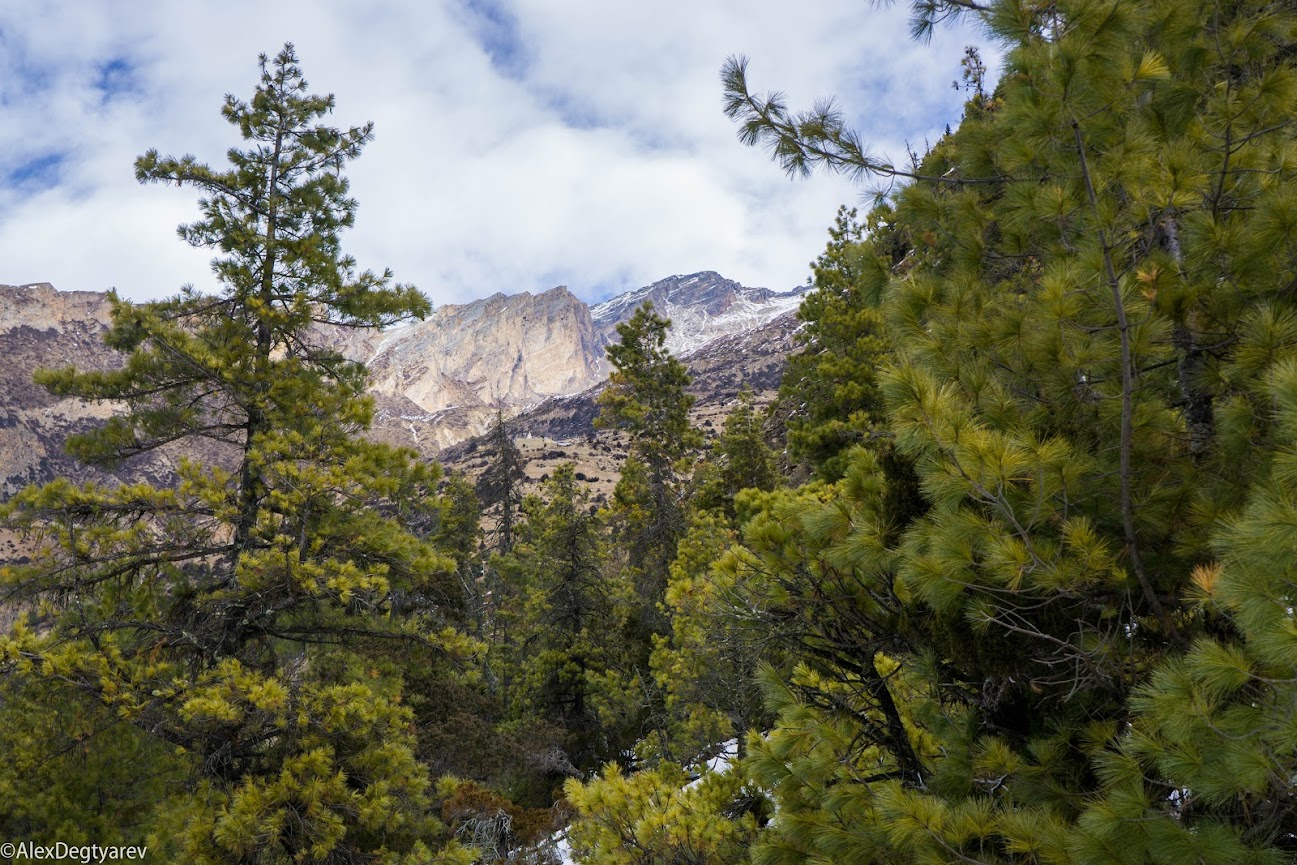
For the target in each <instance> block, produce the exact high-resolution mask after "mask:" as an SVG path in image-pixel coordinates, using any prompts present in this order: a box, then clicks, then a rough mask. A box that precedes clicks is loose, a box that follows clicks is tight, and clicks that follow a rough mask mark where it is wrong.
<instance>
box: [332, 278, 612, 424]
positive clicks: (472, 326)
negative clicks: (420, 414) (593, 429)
mask: <svg viewBox="0 0 1297 865" xmlns="http://www.w3.org/2000/svg"><path fill="white" fill-rule="evenodd" d="M355 359H356V360H361V361H364V362H365V363H366V364H367V365H368V366H369V368H370V372H371V375H372V378H371V382H372V385H371V387H372V390H373V392H374V393H376V394H380V395H383V396H396V395H400V396H403V397H405V398H406V399H408V400H409V401H410V402H412V403H414V404H415V405H417V406H419V407H420V408H422V409H423V410H424V411H427V412H437V411H442V410H444V409H448V408H452V407H471V406H478V405H481V406H487V407H492V408H495V407H500V408H514V407H521V406H529V405H533V404H535V403H537V402H539V401H541V400H543V399H545V398H546V397H549V396H556V395H559V394H571V393H578V392H580V391H583V390H585V389H586V388H588V387H590V385H592V384H594V383H595V382H597V381H599V379H600V378H602V377H603V351H602V349H601V348H600V347H599V345H598V344H597V342H596V340H595V338H594V325H593V322H592V321H591V319H590V310H589V309H588V308H587V307H586V305H585V304H584V303H582V302H581V301H580V300H578V299H577V298H576V297H575V296H573V295H572V293H571V292H569V291H568V290H567V289H566V288H564V287H559V288H554V289H550V290H549V291H547V292H544V293H543V294H538V295H531V294H529V293H526V292H524V293H522V294H515V295H512V296H505V295H503V294H495V295H492V296H491V297H488V298H486V299H484V300H476V301H473V302H472V303H468V304H464V305H462V306H443V307H440V308H438V309H437V310H436V311H434V312H433V314H432V315H431V316H429V317H428V319H427V320H426V321H422V322H418V323H415V324H412V325H409V326H407V327H403V328H400V329H399V330H394V331H392V332H390V333H388V334H384V336H383V338H382V339H381V340H380V341H379V342H378V343H377V345H376V346H374V348H373V352H372V354H371V355H370V356H369V357H364V356H360V357H356V358H355Z"/></svg>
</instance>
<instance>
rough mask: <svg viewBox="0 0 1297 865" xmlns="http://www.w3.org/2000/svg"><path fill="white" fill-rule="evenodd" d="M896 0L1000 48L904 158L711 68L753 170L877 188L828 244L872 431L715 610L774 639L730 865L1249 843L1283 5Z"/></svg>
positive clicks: (1261, 613) (1289, 259) (1266, 604)
mask: <svg viewBox="0 0 1297 865" xmlns="http://www.w3.org/2000/svg"><path fill="white" fill-rule="evenodd" d="M915 10H916V18H915V24H916V30H917V31H919V32H926V31H927V30H929V29H930V28H931V27H932V26H934V25H935V24H936V23H937V22H938V21H939V20H940V19H941V18H943V17H945V16H947V15H954V14H969V15H974V16H976V17H977V18H978V19H979V20H980V21H981V23H982V24H983V25H984V26H986V27H987V28H988V29H989V30H990V32H991V33H992V34H993V36H994V37H995V38H997V39H998V40H1001V41H1002V42H1003V43H1005V44H1006V45H1007V46H1008V47H1009V49H1010V50H1009V52H1008V54H1007V56H1006V61H1005V72H1004V75H1003V77H1002V79H1001V81H1000V83H999V85H998V86H997V87H996V88H995V90H994V91H993V92H992V93H990V94H989V95H988V94H983V93H981V92H979V93H976V94H975V95H974V98H973V99H972V100H970V102H969V104H968V107H967V111H966V114H965V117H964V120H963V123H962V124H961V125H960V128H959V129H958V130H957V131H956V132H955V133H953V134H952V135H950V136H948V137H947V138H946V139H944V140H943V141H942V142H940V143H939V144H938V145H937V146H936V147H934V149H933V151H932V152H931V153H929V154H928V155H927V156H926V158H925V159H924V160H923V162H922V163H921V164H919V165H918V166H915V167H912V168H911V167H898V166H895V165H893V164H890V163H888V162H886V161H884V160H881V159H879V158H877V157H874V156H871V155H870V154H869V152H868V150H867V148H866V147H865V146H864V145H863V143H862V142H861V140H860V139H859V137H858V136H857V135H856V134H855V133H854V132H853V131H852V130H851V129H850V128H849V127H847V126H846V125H845V123H844V122H843V120H842V116H841V114H840V113H838V112H837V111H836V110H834V108H833V107H832V106H831V105H830V104H825V105H822V106H820V107H819V108H817V109H815V110H812V111H809V112H805V113H800V114H798V113H794V112H791V111H789V110H788V109H787V108H786V107H785V106H784V105H783V104H782V102H781V100H780V99H779V98H778V97H777V96H772V97H763V96H757V95H754V94H752V93H751V92H750V91H749V90H748V87H747V81H746V62H745V61H743V60H741V59H736V60H734V61H732V62H730V63H729V64H728V65H727V67H726V69H725V72H724V80H725V87H726V98H727V109H728V111H729V113H730V114H731V116H733V117H735V118H736V119H738V120H739V121H740V122H741V123H742V128H741V136H742V137H743V139H744V140H745V141H747V142H748V143H765V144H767V145H768V146H769V147H770V148H771V150H772V152H773V154H774V156H775V157H776V159H777V160H779V161H780V162H781V164H782V165H783V166H784V167H785V168H786V169H787V170H789V171H790V172H792V173H797V172H802V171H809V170H811V169H813V168H815V167H817V166H825V167H828V168H830V169H835V170H841V171H844V172H846V173H848V174H850V175H854V176H866V175H872V176H875V177H882V178H885V179H898V180H901V181H902V182H903V183H902V186H901V188H900V189H899V191H897V192H896V193H895V194H894V196H893V200H892V202H891V212H890V213H887V214H886V222H887V224H888V226H891V227H894V228H895V230H896V231H897V232H899V236H900V237H902V238H904V239H905V242H906V244H907V248H906V250H905V252H904V255H902V256H899V258H898V256H897V255H896V254H895V251H893V250H890V249H888V248H887V246H886V245H887V244H888V243H889V242H890V241H889V238H888V237H887V234H888V232H883V231H876V232H875V233H874V234H873V235H871V237H870V238H868V239H866V240H865V243H866V244H867V245H869V246H870V247H872V248H871V249H869V250H868V253H869V255H870V256H872V257H873V259H874V260H875V261H878V262H881V263H882V264H883V265H884V266H885V268H886V272H885V274H884V277H883V278H882V279H877V280H874V284H875V286H876V287H877V288H878V291H877V294H876V299H874V300H873V302H875V303H877V305H878V313H879V315H880V316H881V318H882V320H883V321H885V322H886V323H887V330H886V333H887V337H888V341H889V343H890V346H889V348H890V351H891V352H892V353H893V357H892V360H891V361H890V362H888V363H887V364H886V365H885V366H884V368H883V369H882V370H881V374H880V375H879V377H878V381H879V383H880V384H881V390H882V397H883V402H882V405H883V413H884V415H885V417H884V419H883V420H884V428H883V430H882V431H883V432H884V433H885V437H884V439H880V440H878V441H877V444H870V445H869V448H870V450H857V451H855V452H853V453H851V454H849V455H848V456H847V457H846V459H845V461H844V470H845V475H844V477H843V479H842V480H841V481H840V482H838V483H837V484H836V485H834V486H833V487H830V488H827V489H826V490H824V491H823V493H822V494H821V495H822V496H823V497H824V498H826V499H827V501H826V502H825V503H824V504H823V505H820V506H818V507H816V506H813V505H812V504H811V503H810V502H807V501H803V502H802V503H800V504H794V505H791V506H790V505H788V504H781V503H780V501H779V500H778V499H776V500H773V501H772V503H771V507H770V508H768V509H767V514H766V515H765V516H764V517H760V518H758V519H756V520H754V521H752V522H751V523H749V525H748V528H747V531H746V541H747V545H748V549H749V552H748V553H747V554H745V555H746V556H748V557H749V558H747V559H745V561H746V565H745V566H746V567H749V568H751V573H752V576H753V584H754V585H756V586H758V587H768V588H763V590H762V592H761V593H758V594H757V595H756V596H755V597H754V599H753V605H752V606H753V608H754V609H757V610H762V611H764V612H765V614H766V615H767V616H768V617H769V619H770V621H772V622H773V623H775V624H778V625H780V626H781V628H782V631H783V632H784V633H786V634H787V635H788V636H789V638H795V642H793V643H792V645H793V646H794V650H795V652H798V653H800V655H801V657H802V658H803V659H804V663H803V666H802V667H801V668H800V669H799V670H797V671H795V672H794V673H793V674H792V676H791V679H786V680H783V681H780V680H779V679H778V678H776V677H773V676H770V677H767V680H766V684H767V690H768V699H769V703H770V705H771V707H772V708H773V709H775V710H776V711H778V712H779V714H780V720H779V722H778V723H777V724H776V725H775V728H774V729H773V730H772V731H771V732H770V734H769V736H767V737H765V738H763V739H760V740H758V741H754V742H753V756H752V766H753V768H754V770H755V772H756V774H757V776H758V777H759V778H760V779H761V781H762V782H763V783H764V785H766V787H767V788H768V789H770V790H772V791H773V793H774V796H775V798H776V799H777V801H778V803H779V806H780V812H779V813H780V818H779V819H778V820H777V821H776V822H775V823H774V824H773V825H772V828H771V830H770V831H768V832H767V833H766V836H765V838H764V839H763V842H762V843H761V844H760V845H759V847H758V848H757V850H756V851H755V857H754V858H755V860H756V861H758V862H763V863H774V862H779V863H794V862H822V861H856V862H871V861H888V862H931V861H963V862H979V863H980V862H986V863H991V862H1077V863H1090V862H1096V863H1097V862H1131V863H1134V862H1149V861H1151V862H1182V861H1194V862H1204V863H1208V862H1209V863H1226V862H1245V861H1253V862H1279V861H1287V860H1289V859H1291V857H1292V856H1293V855H1294V853H1295V852H1297V847H1295V846H1294V841H1293V839H1294V838H1297V808H1295V807H1294V805H1293V798H1292V795H1291V779H1292V777H1293V776H1294V770H1295V769H1297V747H1294V740H1293V738H1292V736H1291V731H1292V729H1293V727H1292V723H1291V721H1292V717H1293V715H1292V708H1291V707H1292V705H1293V699H1294V692H1293V689H1292V685H1291V682H1292V681H1293V680H1294V678H1295V676H1294V674H1295V673H1297V667H1294V661H1293V658H1294V655H1293V654H1292V645H1293V641H1292V635H1291V617H1292V612H1291V610H1292V606H1291V597H1290V596H1291V595H1292V580H1291V573H1290V572H1291V567H1290V566H1289V565H1290V562H1291V559H1292V549H1293V548H1292V544H1291V538H1290V537H1289V535H1290V534H1291V533H1290V532H1288V531H1287V530H1286V528H1287V525H1288V522H1290V520H1288V517H1289V516H1291V514H1290V511H1291V510H1292V506H1293V503H1292V501H1291V496H1290V495H1289V494H1288V492H1287V487H1289V486H1291V481H1292V476H1291V473H1290V472H1289V467H1288V465H1287V462H1285V461H1286V460H1287V458H1288V456H1289V451H1290V450H1291V443H1292V439H1291V417H1290V415H1291V411H1290V410H1291V408H1292V406H1291V395H1292V394H1291V387H1290V385H1291V384H1292V382H1291V381H1290V379H1291V378H1292V376H1291V374H1290V373H1291V371H1292V370H1291V368H1292V366H1293V364H1294V362H1297V360H1295V358H1294V354H1293V352H1294V346H1297V340H1294V338H1293V334H1294V330H1293V321H1294V319H1293V312H1292V297H1291V294H1292V292H1291V286H1292V284H1293V283H1294V280H1297V253H1295V252H1294V249H1293V245H1292V240H1291V238H1292V237H1293V234H1294V232H1293V226H1294V225H1295V224H1297V222H1294V220H1295V219H1297V191H1295V190H1297V187H1295V186H1294V184H1295V183H1297V177H1295V176H1294V172H1297V146H1295V145H1297V142H1294V134H1293V130H1294V128H1293V120H1292V118H1293V116H1294V105H1295V104H1297V103H1295V99H1297V69H1294V52H1293V45H1294V44H1297V38H1295V37H1297V18H1295V16H1294V13H1293V10H1292V9H1291V7H1290V6H1289V5H1286V4H1273V3H1265V2H1251V0H1246V2H1239V3H1228V4H1221V3H1214V2H1206V0H1202V2H1197V0H1194V2H1183V0H1174V2H1172V0H1165V2H1132V0H1059V2H1052V3H1045V4H1024V3H1019V2H1014V0H997V2H988V3H981V4H971V3H953V2H952V3H926V2H925V3H916V4H915ZM830 311H831V310H830V307H828V306H826V307H825V312H826V313H829V312H830ZM862 335H863V333H862ZM888 438H889V439H891V441H892V442H894V444H893V445H887V444H886V442H885V439H888ZM891 447H894V449H895V451H896V453H897V454H898V455H899V456H900V457H901V458H903V459H904V460H905V461H908V462H909V463H910V464H911V465H912V466H913V472H914V475H915V477H917V480H918V482H919V489H920V490H921V492H922V497H921V498H919V499H917V500H916V499H915V497H914V496H912V495H910V494H908V493H905V491H903V490H900V489H898V487H899V486H902V485H903V484H902V483H901V481H903V476H902V473H898V472H888V471H887V467H886V461H885V457H886V452H887V449H888V448H891ZM871 450H872V451H873V452H870V451H871ZM813 492H814V491H813V490H811V491H808V493H813ZM907 503H908V504H907ZM823 589H828V590H829V591H827V592H826V591H822V590H823Z"/></svg>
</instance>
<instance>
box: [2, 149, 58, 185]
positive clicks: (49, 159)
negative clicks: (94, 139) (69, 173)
mask: <svg viewBox="0 0 1297 865" xmlns="http://www.w3.org/2000/svg"><path fill="white" fill-rule="evenodd" d="M64 159H65V157H64V155H63V154H62V153H46V154H43V155H41V156H36V157H34V158H32V159H28V160H27V161H26V162H23V163H20V164H19V165H18V167H17V168H14V169H12V170H11V171H9V172H8V173H7V174H6V175H5V185H6V186H8V187H11V188H17V189H21V190H23V191H26V192H35V191H38V190H41V189H50V188H52V187H54V186H58V184H59V179H60V175H61V172H62V168H63V162H64Z"/></svg>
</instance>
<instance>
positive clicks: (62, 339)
mask: <svg viewBox="0 0 1297 865" xmlns="http://www.w3.org/2000/svg"><path fill="white" fill-rule="evenodd" d="M645 300H651V301H653V302H654V304H655V306H656V307H657V308H658V310H659V311H660V312H662V313H664V314H665V315H667V316H668V317H670V318H671V319H672V321H673V324H674V327H673V332H672V335H671V341H670V346H671V348H672V350H673V351H675V352H676V353H677V354H680V355H685V354H690V353H694V354H696V353H698V352H699V351H700V350H702V349H704V348H705V347H706V346H709V345H716V346H719V345H721V344H725V343H726V339H725V338H726V337H734V336H735V335H740V334H744V333H751V332H754V331H756V330H758V329H759V328H762V327H764V326H765V325H767V324H769V323H770V322H772V321H773V320H774V319H776V318H778V317H780V316H786V315H787V313H788V312H789V310H791V309H793V308H795V307H796V305H797V303H798V302H799V301H800V293H799V292H796V291H794V292H785V293H777V292H772V291H770V290H769V289H761V288H747V287H744V286H742V285H739V284H738V283H736V282H733V281H732V280H727V279H725V278H723V277H721V276H720V275H718V274H715V273H711V272H707V273H699V274H692V275H689V276H673V277H668V278H667V279H664V280H660V281H659V282H656V283H654V284H652V285H650V286H645V287H644V288H641V289H638V290H636V291H632V292H628V293H627V294H624V295H621V296H620V297H617V298H614V299H612V300H610V301H608V302H606V303H602V304H599V305H598V306H596V307H594V308H593V309H592V308H590V307H588V306H586V304H585V303H583V302H582V301H581V300H579V299H578V298H576V297H575V296H574V295H573V294H572V293H571V292H569V291H568V290H567V289H566V288H564V287H559V288H554V289H551V290H549V291H546V292H542V293H540V294H536V295H532V294H529V293H526V292H524V293H522V294H516V295H510V296H506V295H504V294H495V295H492V296H491V297H488V298H484V299H482V300H477V301H473V302H472V303H467V304H462V305H458V306H443V307H440V308H438V309H437V310H435V311H434V312H433V314H432V315H430V316H429V317H428V319H427V320H425V321H422V322H415V323H412V324H409V325H407V326H404V327H401V328H395V329H393V330H390V331H388V332H386V333H376V332H373V331H368V330H350V329H333V330H330V331H327V332H322V333H321V334H320V338H321V339H323V340H325V341H327V342H329V343H331V344H332V345H334V346H335V347H336V348H338V349H339V350H340V351H342V352H343V353H344V354H345V355H347V356H348V357H351V358H353V359H355V360H360V361H363V362H364V363H366V364H367V365H368V366H369V368H370V370H371V373H372V386H371V391H372V393H373V395H374V399H375V403H376V406H377V413H376V419H375V424H374V430H373V433H372V434H373V436H374V437H375V438H377V439H379V440H383V441H388V442H391V443H393V444H398V445H404V446H408V447H414V448H415V449H416V450H418V451H420V452H421V453H423V454H424V455H426V456H430V457H431V456H436V455H437V454H438V453H440V452H441V451H442V450H443V449H444V448H446V447H448V446H450V445H453V444H455V443H457V442H461V441H464V440H466V439H469V438H471V437H473V436H475V435H479V434H481V433H483V432H485V431H486V430H487V428H488V427H489V426H490V424H491V423H492V421H493V420H494V418H495V416H496V413H497V412H500V413H503V414H504V416H505V417H510V418H511V417H514V416H516V415H518V414H520V413H523V412H526V411H528V410H530V409H533V408H535V407H536V406H538V405H540V404H541V403H543V402H545V401H546V400H547V399H552V398H559V399H562V398H572V399H576V398H578V396H579V395H580V394H583V393H586V392H587V391H589V390H590V389H591V388H592V387H595V386H597V385H598V384H599V383H600V382H602V381H603V380H604V379H605V378H606V377H607V374H608V364H607V361H606V359H605V357H604V347H605V346H606V345H607V344H608V343H609V342H610V341H614V340H616V338H617V336H616V325H617V323H618V322H621V321H625V320H626V319H628V318H630V316H631V315H632V314H633V313H634V311H635V309H636V308H637V307H638V306H639V305H640V304H642V303H643V302H644V301H645ZM108 320H109V303H108V299H107V296H106V295H104V294H101V293H97V292H61V291H56V290H55V289H54V288H53V287H51V286H49V285H45V284H39V285H25V286H0V357H3V359H4V362H3V363H0V498H3V497H5V496H7V495H9V494H11V493H13V492H14V491H15V490H17V489H18V488H20V487H22V486H23V485H25V484H27V483H31V482H44V481H49V480H52V479H53V478H55V477H68V478H71V479H74V480H106V479H108V476H107V475H104V474H101V473H97V472H95V471H93V470H89V469H86V468H84V467H81V466H79V465H77V464H76V463H75V462H74V461H72V460H70V459H69V458H68V457H67V456H66V455H65V454H64V451H63V441H64V439H65V438H66V436H67V435H68V434H70V433H74V432H77V431H80V430H84V429H88V428H90V427H91V426H92V425H93V424H94V423H95V422H96V421H97V420H99V419H102V418H104V417H107V416H108V415H109V414H111V413H112V412H113V411H115V410H117V408H118V407H115V406H111V405H103V404H91V403H82V402H80V401H79V400H74V399H62V400H61V399H56V398H54V397H51V396H50V395H49V394H48V393H46V392H45V390H44V389H43V388H40V387H38V386H36V385H35V384H34V383H33V382H32V380H31V376H32V372H33V371H34V370H35V369H37V368H39V367H60V366H69V365H71V366H76V367H78V368H81V369H107V368H111V367H113V366H116V365H117V364H119V363H120V362H121V359H120V358H119V357H118V356H117V355H116V354H115V353H114V352H112V351H110V350H109V349H107V348H106V347H105V346H104V345H103V331H104V329H105V326H106V325H107V322H108ZM790 320H791V319H790ZM764 347H766V346H763V348H764ZM722 354H724V355H725V356H726V357H727V358H731V359H730V360H724V361H723V362H722V364H721V365H722V366H724V365H726V364H729V363H731V362H732V363H738V364H740V365H741V363H742V358H740V357H739V356H738V355H736V354H735V353H734V352H722ZM756 354H762V352H761V351H756ZM781 357H782V355H781ZM781 363H782V361H781ZM739 377H740V378H743V376H739ZM757 386H758V387H760V385H759V384H758V385H757ZM176 455H177V454H171V453H168V452H166V451H163V452H159V453H158V454H155V455H152V456H150V457H149V458H148V459H147V460H140V461H133V464H132V465H131V466H129V467H127V469H126V470H125V471H123V472H120V473H116V474H115V476H116V477H132V478H140V479H146V478H147V479H156V478H163V477H165V475H166V474H167V473H168V471H169V468H170V466H171V465H172V464H173V460H174V458H175V456H176Z"/></svg>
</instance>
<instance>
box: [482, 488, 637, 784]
mask: <svg viewBox="0 0 1297 865" xmlns="http://www.w3.org/2000/svg"><path fill="white" fill-rule="evenodd" d="M542 493H543V498H542V497H537V496H532V497H529V498H528V499H527V501H526V502H525V503H524V509H525V513H526V517H527V518H526V522H525V523H524V524H523V526H522V530H521V532H520V534H519V542H518V545H517V547H516V550H515V554H516V560H515V561H514V562H512V563H510V564H509V565H506V574H508V575H512V577H513V581H514V582H515V583H516V584H517V586H516V601H515V603H516V609H515V610H514V619H515V621H514V623H513V624H512V626H511V628H510V630H511V631H512V634H513V642H514V648H513V651H514V657H513V659H512V665H513V666H514V667H516V673H515V674H514V675H515V677H516V679H517V681H518V684H517V686H516V687H515V688H514V693H513V694H512V698H511V701H512V702H513V703H514V714H515V715H518V716H522V715H530V716H535V717H539V718H543V719H545V720H547V721H549V722H551V723H553V724H555V725H557V726H558V727H559V728H560V729H562V731H563V748H564V751H565V753H566V754H567V757H568V760H569V761H570V765H571V766H573V767H575V768H577V769H583V770H584V769H589V768H592V767H594V766H597V765H599V764H600V763H601V762H602V761H603V760H604V759H608V758H609V757H612V756H615V755H616V754H618V753H619V752H620V749H621V748H622V747H623V745H624V742H623V741H622V736H621V732H622V731H620V730H619V729H617V726H618V725H616V724H610V723H607V721H608V718H609V717H610V716H611V715H612V714H615V712H610V711H608V709H609V707H610V700H612V701H613V702H615V701H616V700H615V698H616V695H613V694H610V693H609V692H608V689H607V687H606V685H605V681H604V680H605V679H606V678H607V677H608V675H609V674H610V672H612V671H615V670H618V669H619V668H620V667H621V666H622V665H623V664H624V660H625V658H624V646H623V645H622V633H621V632H622V628H623V625H624V619H625V606H626V603H627V600H628V599H627V598H626V597H625V593H624V592H623V591H621V590H620V589H619V586H618V584H617V582H616V581H614V580H613V579H610V577H609V575H608V573H607V550H606V545H605V542H604V539H603V537H602V526H601V519H600V517H599V515H598V513H597V512H596V511H595V510H594V508H592V507H591V506H590V503H589V493H588V492H587V491H586V490H585V489H584V488H582V487H581V485H580V484H579V483H578V482H577V480H576V470H575V467H574V466H573V465H572V464H571V463H567V464H564V465H562V466H559V467H558V468H557V469H555V471H554V474H553V476H552V477H550V478H549V479H548V480H546V481H545V482H544V484H543V485H542Z"/></svg>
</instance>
